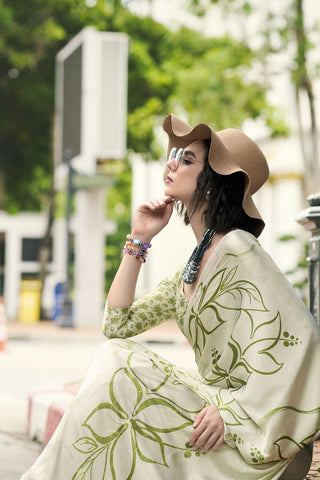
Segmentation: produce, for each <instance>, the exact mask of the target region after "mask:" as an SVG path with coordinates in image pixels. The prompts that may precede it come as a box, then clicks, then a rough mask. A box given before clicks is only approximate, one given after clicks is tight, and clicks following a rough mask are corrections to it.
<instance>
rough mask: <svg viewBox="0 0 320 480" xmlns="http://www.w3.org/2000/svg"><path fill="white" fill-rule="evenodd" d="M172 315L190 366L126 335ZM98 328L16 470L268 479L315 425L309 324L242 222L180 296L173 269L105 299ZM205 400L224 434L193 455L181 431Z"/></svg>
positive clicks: (34, 476) (318, 408) (314, 333)
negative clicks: (140, 291)
mask: <svg viewBox="0 0 320 480" xmlns="http://www.w3.org/2000/svg"><path fill="white" fill-rule="evenodd" d="M171 318H175V319H176V321H177V323H178V325H179V327H180V328H181V330H182V332H183V333H184V335H185V336H186V338H187V339H188V341H189V342H190V344H191V346H192V348H193V350H194V354H195V360H196V363H197V366H198V369H199V372H198V374H192V373H189V372H186V371H184V370H183V369H181V368H177V367H176V366H174V365H172V364H171V363H169V362H167V361H166V360H165V359H163V358H161V357H160V356H159V355H157V354H155V353H154V352H152V351H151V350H150V349H148V348H146V347H145V346H144V345H142V344H139V343H137V342H136V341H132V340H129V339H127V337H130V336H134V335H136V334H138V333H141V332H143V331H145V330H147V329H149V328H151V327H153V326H155V325H157V324H160V323H161V322H164V321H166V320H168V319H171ZM103 329H104V333H105V335H106V336H107V337H109V338H111V340H108V341H107V342H105V343H104V344H103V345H102V346H101V347H100V349H99V350H98V352H97V354H96V356H95V358H94V361H93V362H92V365H91V367H90V369H89V371H88V373H87V375H86V378H85V379H84V382H83V385H82V387H81V390H80V392H79V395H78V397H77V398H76V399H75V401H74V402H73V404H72V405H71V406H70V407H69V409H68V411H67V412H66V414H65V415H64V417H63V419H62V421H61V423H60V426H59V427H58V429H57V431H56V433H55V435H54V436H53V438H52V440H51V441H50V443H49V445H48V446H47V447H46V449H45V450H44V452H43V454H42V455H41V456H40V458H39V459H38V461H37V462H36V463H35V464H34V465H33V467H32V468H31V469H30V470H29V471H28V472H27V473H26V474H25V475H24V476H23V477H22V479H23V480H45V479H46V480H69V479H70V480H80V479H81V480H89V479H90V480H92V479H93V480H107V479H108V480H109V479H110V480H111V479H112V480H114V479H116V480H126V479H127V480H129V479H134V480H142V479H144V478H150V479H152V480H160V479H179V480H180V479H183V480H209V479H210V480H228V479H236V480H254V479H256V480H258V479H262V480H267V479H277V478H279V477H280V476H281V474H282V472H283V471H284V470H285V469H286V467H287V466H288V464H289V463H290V461H291V460H292V458H294V457H295V455H296V454H297V453H298V452H299V451H301V450H302V449H303V448H304V447H305V446H306V445H308V444H309V443H310V442H311V441H312V440H313V439H315V438H317V436H318V435H319V430H320V382H319V381H318V369H319V365H320V341H319V340H320V335H319V329H318V327H317V326H316V325H315V322H314V320H313V318H312V316H311V315H310V313H309V312H308V310H307V309H306V308H305V306H304V305H303V303H302V302H301V301H300V300H299V299H298V298H297V296H296V294H295V292H294V291H293V289H292V287H291V286H290V284H289V283H288V282H287V280H286V278H285V277H284V275H283V274H282V273H281V272H280V271H279V269H278V268H277V267H276V266H275V264H274V262H273V261H272V259H271V258H270V257H269V256H268V255H267V254H266V253H265V252H264V250H263V249H262V248H261V246H260V244H259V243H258V241H257V240H256V238H255V237H253V236H252V235H250V234H248V233H247V232H244V231H241V230H236V231H233V232H230V233H229V234H227V235H226V236H225V237H224V238H223V239H222V240H221V241H220V242H219V244H218V246H217V248H216V249H215V251H214V253H213V255H212V256H211V258H210V259H209V261H208V263H207V264H206V266H205V269H204V271H203V273H202V274H201V277H200V279H199V283H198V285H197V287H196V289H195V292H194V294H193V296H192V298H191V300H190V302H189V303H188V302H187V300H186V298H185V296H184V294H183V284H182V280H181V271H180V270H179V271H178V272H176V273H175V274H174V275H172V276H171V277H170V278H169V279H167V280H165V281H163V282H162V283H161V284H160V285H159V287H158V288H157V289H156V290H155V291H154V292H152V293H150V294H148V295H146V296H145V297H143V298H141V299H140V300H138V301H136V302H135V303H134V304H133V305H132V306H131V307H130V308H123V309H113V308H110V307H109V306H106V311H105V317H104V323H103ZM212 403H214V404H216V405H217V407H218V409H219V411H220V414H221V416H222V418H223V420H224V423H225V443H224V444H223V446H222V447H221V448H220V449H219V450H218V451H217V452H210V453H206V454H200V453H199V452H196V451H193V450H192V449H191V447H190V445H189V443H188V440H189V438H190V435H191V433H192V430H193V428H192V424H193V421H194V418H195V415H196V414H197V412H199V411H200V410H201V409H202V408H203V407H204V406H206V405H208V404H212ZM292 480H298V479H292ZM300 480H301V479H300Z"/></svg>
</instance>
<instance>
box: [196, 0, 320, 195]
mask: <svg viewBox="0 0 320 480" xmlns="http://www.w3.org/2000/svg"><path fill="white" fill-rule="evenodd" d="M218 3H219V6H221V7H222V8H223V9H224V11H225V14H226V15H227V16H228V15H229V16H233V15H236V19H237V23H239V18H240V17H242V18H243V19H244V23H246V21H247V20H248V19H249V17H250V16H251V15H253V14H256V13H257V11H260V14H261V13H263V12H265V13H263V17H264V18H263V23H262V24H263V27H262V28H261V27H260V31H255V32H254V36H255V37H256V38H258V37H260V40H261V45H260V47H259V49H258V50H257V52H256V59H260V61H261V62H262V63H263V64H267V63H268V61H269V60H268V59H269V57H270V56H274V54H277V53H283V52H286V54H287V58H288V62H287V68H288V69H289V71H290V73H291V79H292V83H293V86H294V90H295V99H296V107H297V112H298V118H297V123H298V135H299V140H300V146H301V157H302V160H303V163H304V181H303V190H304V196H307V195H308V194H310V193H314V192H315V191H318V189H319V184H320V168H319V167H320V163H319V162H320V159H319V152H318V144H319V133H318V125H317V118H316V108H315V94H314V90H315V89H314V86H313V84H314V81H315V79H316V78H317V76H318V67H319V65H317V64H314V65H311V64H310V62H309V55H310V53H311V51H312V49H313V47H314V45H317V44H318V42H319V34H318V24H317V23H316V21H315V22H314V25H313V27H311V28H309V29H308V30H306V27H305V15H304V1H303V0H288V1H286V2H282V3H281V8H282V13H281V11H280V12H279V6H280V3H279V2H278V4H277V8H278V10H277V12H273V11H272V9H271V8H272V7H271V6H270V5H268V6H266V5H265V4H263V6H262V5H261V3H260V2H258V1H254V0H189V6H190V8H191V10H192V11H193V12H194V13H195V14H196V15H205V14H206V12H207V9H208V8H209V6H210V5H216V4H218ZM259 25H261V23H260V24H259ZM315 32H317V38H316V40H315V41H314V43H312V42H311V35H314V34H315ZM247 35H248V33H247V30H246V29H244V36H245V37H247ZM305 106H307V109H306V108H305V109H304V108H303V107H305ZM306 111H307V112H308V115H307V117H306V116H305V115H304V112H306Z"/></svg>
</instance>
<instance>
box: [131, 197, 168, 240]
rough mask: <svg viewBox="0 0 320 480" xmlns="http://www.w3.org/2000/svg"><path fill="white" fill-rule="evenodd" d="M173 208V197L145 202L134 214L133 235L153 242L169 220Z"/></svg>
mask: <svg viewBox="0 0 320 480" xmlns="http://www.w3.org/2000/svg"><path fill="white" fill-rule="evenodd" d="M172 210H173V198H172V197H164V198H162V199H159V200H152V201H150V202H145V203H143V204H142V205H140V206H139V207H138V208H137V210H136V212H135V214H134V216H133V220H132V235H133V236H134V237H135V238H138V239H139V240H141V241H142V242H148V243H149V242H151V240H152V238H153V237H154V236H155V235H157V234H158V233H159V232H160V231H161V230H162V229H163V228H164V227H165V226H166V225H167V223H168V222H169V220H170V217H171V215H172Z"/></svg>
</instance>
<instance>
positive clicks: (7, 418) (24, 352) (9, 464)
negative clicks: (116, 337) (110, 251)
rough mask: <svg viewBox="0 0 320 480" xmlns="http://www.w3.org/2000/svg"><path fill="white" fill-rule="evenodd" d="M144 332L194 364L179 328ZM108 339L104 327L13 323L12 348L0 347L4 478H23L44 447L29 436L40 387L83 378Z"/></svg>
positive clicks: (161, 348)
mask: <svg viewBox="0 0 320 480" xmlns="http://www.w3.org/2000/svg"><path fill="white" fill-rule="evenodd" d="M41 323H42V322H41ZM159 332H160V335H159ZM141 337H142V339H143V341H147V342H150V343H149V345H148V346H149V347H151V348H152V349H154V350H155V351H157V353H159V354H161V355H163V356H164V357H166V358H168V359H169V360H170V361H172V362H175V363H177V364H179V365H183V366H185V367H187V368H188V366H189V367H190V368H193V366H194V361H193V354H192V351H191V348H190V347H189V346H188V345H187V344H186V343H185V342H184V341H183V338H182V336H181V334H179V332H178V330H177V328H176V327H174V326H172V325H171V326H170V328H169V329H168V328H166V327H162V329H161V327H158V330H157V329H153V330H152V331H150V332H147V333H146V334H144V335H142V336H141ZM171 338H173V339H174V341H173V342H172V341H171V340H170V339H171ZM103 341H104V337H103V335H102V333H101V332H100V330H99V329H98V330H94V331H93V330H77V329H74V330H73V329H58V328H56V327H55V326H54V325H50V324H49V325H45V326H44V325H39V326H38V327H35V328H31V329H30V331H29V330H28V329H26V328H25V327H24V328H22V327H19V326H14V327H13V328H10V326H9V340H8V342H7V351H5V352H0V479H1V480H18V479H19V478H20V476H21V475H22V474H23V473H24V472H25V471H26V470H27V469H28V467H29V466H31V464H32V463H33V462H34V460H35V459H36V458H37V456H38V455H39V453H40V452H41V449H42V447H41V445H39V444H38V443H36V442H34V441H31V440H29V439H28V438H27V435H26V432H27V415H28V397H29V395H30V394H31V393H32V392H33V391H34V389H35V388H37V389H38V388H44V389H45V388H52V387H54V386H57V388H59V387H61V386H62V385H67V384H69V383H76V382H79V381H81V379H82V378H83V376H84V374H85V372H86V370H87V368H88V366H89V364H90V362H91V360H92V357H93V355H94V352H95V351H96V349H97V347H98V346H99V345H100V344H101V343H102V342H103Z"/></svg>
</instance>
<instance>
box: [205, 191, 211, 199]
mask: <svg viewBox="0 0 320 480" xmlns="http://www.w3.org/2000/svg"><path fill="white" fill-rule="evenodd" d="M210 195H211V191H210V190H207V193H206V200H210Z"/></svg>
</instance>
